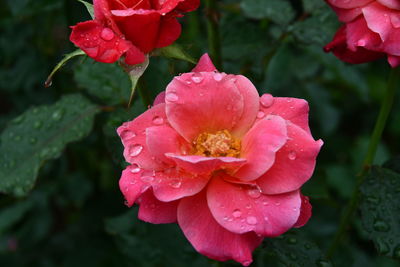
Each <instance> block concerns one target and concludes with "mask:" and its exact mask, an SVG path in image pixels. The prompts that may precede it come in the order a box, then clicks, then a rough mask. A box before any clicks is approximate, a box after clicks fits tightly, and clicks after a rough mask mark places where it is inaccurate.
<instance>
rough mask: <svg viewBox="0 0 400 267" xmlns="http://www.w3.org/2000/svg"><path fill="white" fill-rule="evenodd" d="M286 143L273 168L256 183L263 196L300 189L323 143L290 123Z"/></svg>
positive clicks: (312, 168)
mask: <svg viewBox="0 0 400 267" xmlns="http://www.w3.org/2000/svg"><path fill="white" fill-rule="evenodd" d="M287 134H288V141H287V142H286V144H285V145H284V146H283V147H282V148H281V149H280V150H279V151H278V152H277V153H276V156H275V163H274V165H273V166H272V167H271V168H270V169H269V170H268V171H267V172H266V173H264V174H263V175H262V176H261V177H260V178H259V179H258V180H257V181H256V182H257V184H258V185H259V186H260V187H261V189H262V191H263V192H264V193H265V194H281V193H286V192H290V191H293V190H297V189H299V188H300V187H301V186H302V185H303V184H304V183H305V182H306V181H308V179H310V178H311V175H312V174H313V172H314V168H315V163H316V158H317V155H318V153H319V151H320V149H321V146H322V144H323V142H322V141H321V140H318V141H314V139H313V137H312V136H311V135H310V134H309V133H307V132H306V131H304V130H303V129H301V128H300V127H298V126H296V125H295V124H293V123H291V122H287Z"/></svg>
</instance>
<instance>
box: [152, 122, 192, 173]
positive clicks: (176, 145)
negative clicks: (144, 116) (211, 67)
mask: <svg viewBox="0 0 400 267" xmlns="http://www.w3.org/2000/svg"><path fill="white" fill-rule="evenodd" d="M153 124H156V125H161V124H165V121H164V119H163V118H161V117H155V118H153ZM146 144H147V148H148V149H149V153H150V155H151V156H154V157H156V159H157V160H160V161H162V162H165V163H167V164H170V165H175V163H174V161H173V160H171V159H170V158H167V157H166V156H165V153H178V154H181V153H184V152H185V151H186V150H187V149H190V145H189V144H188V143H187V142H186V141H185V139H183V138H182V137H181V136H180V135H179V134H178V133H177V132H176V131H175V130H174V129H172V128H171V127H170V126H168V125H162V126H153V127H149V128H147V129H146Z"/></svg>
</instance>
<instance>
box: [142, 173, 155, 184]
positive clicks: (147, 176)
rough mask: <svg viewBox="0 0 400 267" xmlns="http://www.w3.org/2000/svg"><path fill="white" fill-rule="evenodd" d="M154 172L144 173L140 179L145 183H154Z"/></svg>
mask: <svg viewBox="0 0 400 267" xmlns="http://www.w3.org/2000/svg"><path fill="white" fill-rule="evenodd" d="M154 175H155V173H154V171H144V172H142V174H141V177H140V179H141V180H142V181H143V182H145V183H151V182H153V181H154Z"/></svg>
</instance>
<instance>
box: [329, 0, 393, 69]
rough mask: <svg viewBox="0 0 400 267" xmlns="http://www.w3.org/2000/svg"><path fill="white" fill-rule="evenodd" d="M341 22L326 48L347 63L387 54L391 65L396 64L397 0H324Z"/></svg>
mask: <svg viewBox="0 0 400 267" xmlns="http://www.w3.org/2000/svg"><path fill="white" fill-rule="evenodd" d="M326 1H327V2H328V4H329V5H330V6H331V7H332V8H333V10H334V11H335V12H336V14H337V15H338V17H339V20H340V21H341V22H343V23H345V24H344V25H343V26H342V27H341V28H340V29H339V30H338V31H337V33H336V35H335V37H334V38H333V41H332V42H330V43H329V44H327V45H326V46H325V48H324V49H325V51H326V52H331V51H332V52H333V53H334V54H335V56H337V57H338V58H340V59H341V60H343V61H345V62H348V63H354V64H357V63H364V62H368V61H372V60H375V59H378V58H381V57H384V56H387V58H388V62H389V64H390V65H391V66H392V67H393V68H394V67H397V66H399V65H400V45H399V44H400V1H399V0H351V1H348V0H326Z"/></svg>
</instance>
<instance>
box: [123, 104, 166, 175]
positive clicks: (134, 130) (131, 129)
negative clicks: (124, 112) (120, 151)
mask: <svg viewBox="0 0 400 267" xmlns="http://www.w3.org/2000/svg"><path fill="white" fill-rule="evenodd" d="M156 119H162V120H163V121H164V122H165V123H167V118H166V115H165V104H159V105H157V106H154V107H152V108H151V109H149V110H147V111H146V112H144V113H143V114H142V115H140V116H138V117H137V118H135V119H134V120H133V121H129V122H125V123H124V124H122V126H120V127H119V128H118V129H117V132H118V135H119V136H120V138H121V141H122V143H123V145H124V157H125V160H126V161H127V162H129V163H131V164H137V165H139V166H140V167H141V168H144V169H149V170H161V169H163V168H165V164H163V163H162V162H160V161H157V160H155V159H152V157H153V156H152V154H151V153H150V151H149V149H148V147H147V143H146V128H148V127H152V126H154V122H153V121H154V120H156Z"/></svg>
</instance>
